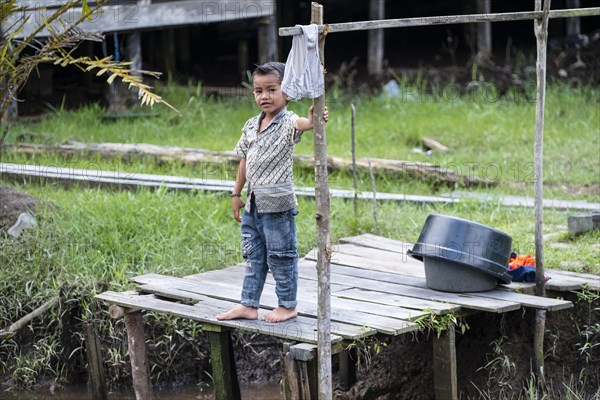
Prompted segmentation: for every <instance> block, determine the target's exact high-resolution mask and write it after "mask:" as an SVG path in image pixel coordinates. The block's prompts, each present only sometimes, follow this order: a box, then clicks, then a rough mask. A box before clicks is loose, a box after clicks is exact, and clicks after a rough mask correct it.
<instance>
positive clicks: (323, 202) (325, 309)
mask: <svg viewBox="0 0 600 400" xmlns="http://www.w3.org/2000/svg"><path fill="white" fill-rule="evenodd" d="M310 22H311V24H317V25H322V24H323V6H322V5H321V4H318V3H314V2H313V3H312V4H311V18H310ZM325 36H326V32H325V33H323V34H321V35H319V57H320V60H321V66H322V67H323V66H324V60H325V57H324V52H325ZM313 106H314V108H313V129H314V135H315V140H314V155H315V202H316V208H317V212H316V220H317V275H318V310H317V324H318V336H317V337H318V340H319V343H318V353H319V400H331V398H332V391H333V386H332V378H331V280H330V270H329V269H330V260H331V243H330V237H329V223H330V222H329V182H328V177H327V138H326V132H325V121H324V120H323V112H324V111H325V93H323V94H322V95H321V96H319V97H318V98H316V99H315V100H314V102H313Z"/></svg>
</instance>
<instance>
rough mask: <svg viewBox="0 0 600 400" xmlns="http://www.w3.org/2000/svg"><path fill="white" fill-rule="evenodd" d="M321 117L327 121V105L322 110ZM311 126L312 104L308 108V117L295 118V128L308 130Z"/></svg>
mask: <svg viewBox="0 0 600 400" xmlns="http://www.w3.org/2000/svg"><path fill="white" fill-rule="evenodd" d="M323 119H324V120H325V122H327V121H329V112H328V111H327V107H325V110H324V111H323ZM312 128H313V106H310V108H309V109H308V118H304V117H300V118H298V120H296V129H298V130H299V131H303V132H304V131H310V130H311V129H312Z"/></svg>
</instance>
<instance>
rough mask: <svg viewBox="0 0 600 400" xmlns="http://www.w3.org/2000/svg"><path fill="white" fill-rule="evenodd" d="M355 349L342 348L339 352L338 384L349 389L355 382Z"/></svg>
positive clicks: (344, 388)
mask: <svg viewBox="0 0 600 400" xmlns="http://www.w3.org/2000/svg"><path fill="white" fill-rule="evenodd" d="M356 356H357V355H356V349H350V350H348V349H344V350H342V352H341V353H340V386H341V387H342V389H343V390H349V389H350V388H351V387H352V385H354V384H355V383H356Z"/></svg>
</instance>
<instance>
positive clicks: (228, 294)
mask: <svg viewBox="0 0 600 400" xmlns="http://www.w3.org/2000/svg"><path fill="white" fill-rule="evenodd" d="M133 280H134V281H135V282H137V283H140V284H142V285H143V286H140V290H144V291H147V292H152V293H156V294H161V295H163V296H165V297H172V298H177V299H187V300H188V301H189V300H194V299H201V297H202V296H204V297H210V298H214V299H215V300H217V299H219V300H224V301H226V302H227V303H224V304H225V309H222V310H219V311H213V312H214V314H215V315H216V314H218V313H219V312H221V311H227V310H228V309H231V308H233V307H234V306H236V305H237V304H239V290H237V289H234V288H228V287H226V286H220V285H215V284H212V283H204V282H197V281H187V280H185V279H181V278H172V277H168V276H162V275H156V274H148V275H143V276H138V277H135V278H133ZM234 293H235V294H234ZM212 303H215V302H212ZM212 303H211V304H212ZM277 304H278V302H277V296H276V295H275V294H274V293H263V295H262V297H261V307H262V308H266V309H274V308H276V307H277ZM297 310H298V312H299V314H300V315H301V316H303V317H314V316H316V311H315V310H314V308H311V305H308V304H299V305H298V307H297ZM336 316H337V315H336ZM344 318H347V316H346V315H340V316H339V319H336V321H335V323H333V324H332V326H331V329H332V331H333V332H334V333H335V334H338V335H340V336H343V337H344V338H345V339H351V340H354V339H356V338H361V337H365V336H369V335H372V334H375V333H376V331H375V329H369V328H365V327H364V326H363V325H364V324H362V323H359V324H358V325H356V324H347V323H345V321H346V320H345V319H344ZM313 321H314V322H315V324H316V320H314V319H313ZM313 327H314V326H313Z"/></svg>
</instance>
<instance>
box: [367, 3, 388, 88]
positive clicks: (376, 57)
mask: <svg viewBox="0 0 600 400" xmlns="http://www.w3.org/2000/svg"><path fill="white" fill-rule="evenodd" d="M369 18H370V19H372V20H382V19H384V18H385V0H370V2H369ZM368 46H369V51H368V53H367V71H368V72H369V75H371V76H379V75H381V74H382V73H383V29H372V30H369V44H368Z"/></svg>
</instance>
